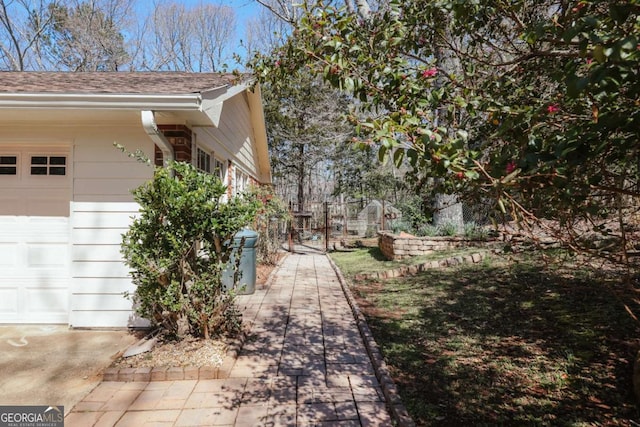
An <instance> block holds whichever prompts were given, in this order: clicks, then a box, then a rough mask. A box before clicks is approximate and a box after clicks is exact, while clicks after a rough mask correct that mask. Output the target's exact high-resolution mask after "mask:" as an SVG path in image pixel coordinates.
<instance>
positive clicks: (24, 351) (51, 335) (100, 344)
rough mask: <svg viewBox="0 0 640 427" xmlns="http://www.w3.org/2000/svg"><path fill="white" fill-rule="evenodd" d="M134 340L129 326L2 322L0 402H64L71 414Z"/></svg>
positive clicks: (4, 403) (34, 403) (7, 403)
mask: <svg viewBox="0 0 640 427" xmlns="http://www.w3.org/2000/svg"><path fill="white" fill-rule="evenodd" d="M135 341H136V338H135V337H134V335H133V334H131V333H130V332H129V331H127V330H114V331H104V330H74V329H69V328H68V327H67V326H62V325H10V326H5V325H0V405H64V411H65V414H66V413H69V412H70V411H71V409H72V408H73V406H74V405H75V404H76V403H77V402H79V401H80V400H82V398H83V397H84V396H85V395H86V394H87V393H89V392H90V391H91V390H93V388H95V386H96V385H97V384H98V383H99V382H100V380H101V375H102V370H103V369H104V368H106V367H108V366H109V365H110V364H111V362H112V360H113V357H114V356H115V355H116V354H117V353H118V352H120V351H123V350H124V349H126V348H127V347H128V346H129V345H131V344H132V343H133V342H135Z"/></svg>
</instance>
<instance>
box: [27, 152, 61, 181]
mask: <svg viewBox="0 0 640 427" xmlns="http://www.w3.org/2000/svg"><path fill="white" fill-rule="evenodd" d="M66 174H67V158H66V157H65V156H31V175H57V176H64V175H66Z"/></svg>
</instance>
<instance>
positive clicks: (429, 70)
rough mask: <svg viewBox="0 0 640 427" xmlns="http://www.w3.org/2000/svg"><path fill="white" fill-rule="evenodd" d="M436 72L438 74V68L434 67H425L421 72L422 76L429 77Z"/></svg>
mask: <svg viewBox="0 0 640 427" xmlns="http://www.w3.org/2000/svg"><path fill="white" fill-rule="evenodd" d="M436 74H438V70H437V69H436V67H433V68H427V69H426V70H424V71H423V72H422V77H424V78H429V77H433V76H435V75H436Z"/></svg>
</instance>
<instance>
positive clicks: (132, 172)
mask: <svg viewBox="0 0 640 427" xmlns="http://www.w3.org/2000/svg"><path fill="white" fill-rule="evenodd" d="M96 135H100V136H99V137H96ZM114 142H117V143H119V144H122V145H124V146H125V148H126V149H127V150H128V151H131V152H133V151H135V150H136V149H142V150H144V152H145V153H146V155H147V156H151V155H152V154H153V145H152V144H151V141H150V140H149V138H148V137H147V135H146V134H145V133H144V132H143V131H142V128H141V127H140V126H130V127H119V128H118V127H116V128H115V129H114V128H110V129H95V128H94V129H92V132H91V133H81V134H79V135H78V137H77V138H76V139H75V144H74V145H75V151H74V153H75V156H74V171H75V174H74V184H73V202H72V203H71V238H70V241H71V251H70V252H71V298H70V301H71V302H70V314H69V324H70V325H71V326H73V327H126V326H143V325H144V324H145V322H144V321H142V320H141V319H138V318H137V317H136V316H135V314H134V313H133V310H132V303H131V301H130V300H129V299H127V298H125V297H124V292H133V291H134V289H135V288H134V286H133V284H132V283H131V278H130V275H129V270H128V268H127V266H126V265H125V264H124V263H123V260H122V255H121V254H120V244H121V242H122V234H123V233H125V232H126V231H127V229H128V227H129V225H130V224H131V221H132V218H133V217H135V216H136V215H137V213H138V205H137V203H135V202H134V201H133V196H132V194H131V191H132V190H134V189H135V188H137V187H138V186H140V185H141V184H143V183H144V182H145V181H147V180H149V179H150V178H151V177H152V175H153V169H152V168H151V167H148V166H146V165H145V164H142V163H140V162H138V161H137V160H135V159H132V158H129V157H127V156H126V155H125V154H124V153H122V152H120V150H118V149H116V148H115V147H113V143H114Z"/></svg>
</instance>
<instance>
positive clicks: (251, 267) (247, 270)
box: [222, 229, 258, 294]
mask: <svg viewBox="0 0 640 427" xmlns="http://www.w3.org/2000/svg"><path fill="white" fill-rule="evenodd" d="M243 239H244V244H243V242H242V241H243ZM257 244H258V233H257V232H255V231H253V230H249V229H244V230H240V231H239V232H237V233H236V234H235V236H233V242H231V247H232V251H231V259H230V261H229V265H230V266H231V265H234V264H235V260H236V256H237V254H238V251H239V249H240V247H241V246H242V253H241V254H240V263H239V265H238V273H239V276H240V277H239V281H238V283H237V284H236V283H234V280H233V268H231V267H230V266H229V267H227V268H226V269H225V270H224V271H223V272H222V285H223V286H224V289H225V290H229V289H233V288H234V287H235V288H236V289H238V293H239V294H252V293H254V292H255V290H256V246H257Z"/></svg>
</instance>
